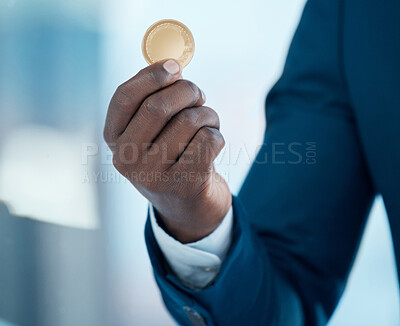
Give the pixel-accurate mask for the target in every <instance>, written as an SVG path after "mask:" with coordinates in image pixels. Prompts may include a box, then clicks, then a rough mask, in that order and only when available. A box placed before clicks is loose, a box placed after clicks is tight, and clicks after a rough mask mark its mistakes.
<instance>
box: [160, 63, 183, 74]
mask: <svg viewBox="0 0 400 326" xmlns="http://www.w3.org/2000/svg"><path fill="white" fill-rule="evenodd" d="M163 67H164V69H165V70H166V71H167V72H168V73H170V74H171V75H175V74H177V73H178V72H179V70H180V67H179V64H178V63H177V62H176V61H174V60H168V61H166V62H165V63H164V64H163Z"/></svg>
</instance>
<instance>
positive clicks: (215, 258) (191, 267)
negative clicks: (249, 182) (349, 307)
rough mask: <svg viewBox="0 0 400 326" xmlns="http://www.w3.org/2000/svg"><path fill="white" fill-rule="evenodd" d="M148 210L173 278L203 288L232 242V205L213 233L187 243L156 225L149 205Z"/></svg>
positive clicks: (216, 270) (188, 285)
mask: <svg viewBox="0 0 400 326" xmlns="http://www.w3.org/2000/svg"><path fill="white" fill-rule="evenodd" d="M149 212H150V221H151V227H152V229H153V233H154V236H155V239H156V241H157V243H158V245H159V247H160V249H161V252H162V253H163V255H164V257H165V259H166V261H167V262H168V264H169V266H170V268H171V269H172V271H173V272H174V273H175V275H176V277H177V278H178V279H179V280H180V281H181V282H182V283H183V284H184V285H185V286H187V287H189V288H192V289H203V288H205V287H207V286H208V285H209V284H210V283H212V282H213V281H214V280H215V278H216V277H217V275H218V272H219V270H220V268H221V264H222V261H223V260H224V258H225V256H226V254H227V252H228V250H229V248H230V245H231V242H232V232H233V211H232V207H231V208H230V209H229V211H228V213H227V214H226V216H225V217H224V219H223V220H222V222H221V224H220V225H219V226H218V227H217V228H216V229H215V230H214V231H213V232H212V233H210V234H209V235H208V236H206V237H205V238H203V239H200V240H199V241H196V242H192V243H187V244H182V243H181V242H179V241H177V240H176V239H174V238H173V237H171V236H170V235H169V234H167V233H166V232H165V231H164V230H163V229H162V228H161V227H160V226H159V225H158V223H157V219H156V217H155V213H154V208H153V206H152V205H151V204H150V209H149Z"/></svg>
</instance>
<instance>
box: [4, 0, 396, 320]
mask: <svg viewBox="0 0 400 326" xmlns="http://www.w3.org/2000/svg"><path fill="white" fill-rule="evenodd" d="M304 3H305V1H304V0H280V1H273V0H263V1H261V0H252V1H239V0H230V1H227V0H221V1H210V0H203V1H201V2H200V1H196V2H188V1H178V0H169V1H162V0H133V1H132V0H113V1H112V0H102V1H101V2H99V1H95V0H79V1H77V0H73V1H60V0H58V1H50V0H30V1H28V0H0V41H1V42H0V201H1V202H3V205H4V206H5V207H6V208H7V210H8V211H9V212H10V213H11V214H12V215H13V216H15V217H13V218H14V219H19V220H23V221H27V220H29V221H32V222H31V223H34V224H32V225H36V226H35V227H34V228H35V231H29V232H31V233H29V234H38V231H37V230H36V229H37V228H39V229H40V232H39V233H40V239H48V242H43V243H44V244H45V245H43V244H42V246H43V248H45V250H42V251H41V253H42V256H43V257H42V256H41V258H40V261H35V256H34V254H33V257H30V259H31V260H33V262H32V266H35V267H34V268H35V271H36V272H35V279H36V280H39V281H40V282H42V283H47V281H48V277H49V276H48V275H53V276H54V275H57V277H54V279H53V282H52V285H51V286H50V288H51V289H52V291H53V292H52V291H48V292H46V293H47V295H48V297H49V298H50V299H51V297H52V294H53V295H55V296H58V297H59V299H57V300H58V301H59V304H58V305H57V306H54V307H53V306H52V305H43V306H41V307H40V312H41V313H40V314H39V315H40V316H39V317H37V318H38V319H37V320H40V325H52V326H53V325H74V326H75V325H84V326H87V325H92V324H93V325H100V324H104V325H121V326H124V325H143V326H152V325H154V326H156V325H157V326H162V325H165V326H167V325H174V322H173V320H172V319H171V318H170V317H169V315H168V313H167V312H166V310H165V308H164V306H163V304H162V301H161V298H160V295H159V292H158V289H157V287H156V285H155V282H154V279H153V275H152V270H151V266H150V261H149V259H148V256H147V251H146V247H145V243H144V235H143V229H144V224H145V220H146V213H147V202H146V201H145V200H144V198H142V197H141V196H140V195H139V193H138V192H137V191H135V189H134V188H133V187H132V186H131V185H130V183H128V182H127V181H126V180H125V179H123V178H122V177H120V176H119V174H118V173H117V172H116V171H115V170H114V168H113V166H112V164H111V155H110V154H111V153H110V152H109V151H108V150H107V147H106V145H105V144H104V142H103V140H102V128H103V123H104V119H105V114H106V109H107V106H108V102H109V100H110V98H111V96H112V94H113V92H114V91H115V89H116V87H117V86H118V85H119V84H121V83H122V82H123V81H125V80H127V79H128V78H130V77H131V76H132V75H134V74H135V73H136V72H137V71H138V70H139V69H141V68H143V67H144V66H145V65H146V62H145V60H144V59H143V57H142V54H141V40H142V37H143V34H144V33H145V31H146V29H147V27H148V26H150V25H151V24H152V23H153V22H155V21H157V20H159V19H164V18H173V19H177V20H180V21H182V22H183V23H184V24H186V25H187V26H188V27H189V28H190V29H191V31H192V33H193V35H194V38H195V42H196V52H195V56H194V58H193V60H192V62H191V63H190V64H189V66H188V67H186V68H185V70H184V72H183V76H184V78H186V79H190V80H192V81H194V82H195V83H196V84H198V85H199V86H200V88H201V89H203V90H204V91H205V93H206V95H207V105H208V106H211V107H212V108H214V109H215V110H216V111H217V112H218V113H219V115H220V120H221V125H222V127H221V130H222V133H223V134H224V137H225V139H226V143H227V145H226V148H225V152H224V155H222V156H221V158H220V159H217V161H216V168H217V170H219V172H220V173H221V174H222V175H223V176H224V177H225V178H226V180H227V181H228V184H229V185H230V187H231V189H232V191H233V193H234V194H236V193H237V192H238V190H239V188H240V185H241V183H242V182H243V179H244V177H245V175H246V173H247V171H248V169H249V168H250V165H251V161H252V159H253V158H254V157H255V155H256V152H257V146H258V145H259V144H260V143H261V141H262V138H263V133H264V128H265V120H264V100H265V96H266V94H267V92H268V90H269V89H270V88H271V87H272V85H273V84H274V82H275V81H276V80H277V78H278V77H279V75H280V73H281V70H282V67H283V64H284V60H285V57H286V53H287V49H288V46H289V44H290V40H291V37H292V35H293V33H294V30H295V28H296V26H297V23H298V20H299V18H300V15H301V12H302V9H303V6H304ZM232 94H241V96H240V97H238V96H232ZM39 221H40V222H39ZM10 223H13V222H10ZM42 225H45V227H43V228H42ZM0 227H1V228H4V223H3V225H1V226H0ZM21 227H22V226H18V228H21ZM18 228H16V231H15V234H14V235H13V237H15V239H17V238H18V237H20V238H21V243H27V242H26V236H25V235H26V234H25V233H24V234H20V233H19V231H18ZM64 230H68V231H64ZM65 232H67V233H65ZM55 234H57V235H61V236H55ZM65 234H67V235H65ZM88 234H90V237H91V236H93V235H95V236H94V237H97V236H101V237H102V238H104V239H106V241H105V243H104V244H101V245H100V247H96V246H93V245H92V244H87V243H86V242H85V241H86V240H84V239H87V238H88V236H87V235H88ZM24 237H25V238H24ZM55 238H56V239H55ZM60 238H61V240H60ZM35 239H37V238H35ZM62 239H64V240H62ZM15 241H17V240H15ZM40 241H42V240H40ZM338 241H340V239H338ZM71 242H73V243H74V245H71V244H70V243H71ZM40 243H41V242H40ZM37 246H38V240H34V241H33V242H32V246H31V247H33V248H35V247H37ZM53 246H59V247H60V246H61V247H62V248H64V247H65V252H66V253H67V254H65V255H62V256H61V257H57V258H54V257H53V256H51V255H54V252H50V251H51V247H53ZM49 248H50V249H49ZM82 248H85V250H86V249H87V250H86V251H85V252H87V257H88V259H87V261H86V262H78V259H75V258H74V257H75V256H74V253H75V252H76V255H78V253H80V252H81V251H82ZM88 248H89V249H88ZM46 250H47V251H48V253H47V251H46ZM19 253H20V254H21V255H18V256H17V255H14V256H13V255H10V256H9V257H8V258H7V259H9V260H10V259H15V260H18V261H25V260H26V259H27V257H26V255H27V252H26V251H21V252H19ZM33 253H35V251H33ZM5 255H6V254H4V257H5ZM24 255H25V256H24ZM0 257H1V255H0ZM49 257H50V258H49ZM93 257H96V258H95V259H94V258H93ZM1 258H2V259H3V257H1ZM80 259H81V258H80ZM1 264H2V261H0V268H2V267H1ZM103 264H104V266H108V267H107V268H105V267H104V266H103ZM71 266H75V267H76V268H78V269H79V268H82V270H84V271H85V273H86V274H85V273H83V276H82V275H79V276H76V278H75V277H74V276H71V275H73V274H71V272H67V271H66V270H68V269H69V268H71ZM22 269H24V268H22ZM24 270H26V268H25V269H24ZM37 270H39V271H40V272H37ZM48 270H51V271H53V272H54V273H52V274H46V271H48ZM27 273H29V274H31V271H30V270H29V269H28V271H27ZM11 275H13V277H14V278H15V283H16V284H17V283H19V282H21V280H20V279H19V278H22V277H24V276H23V275H25V274H23V273H22V272H21V273H14V274H11ZM46 275H47V276H46ZM84 275H86V278H85V276H84ZM53 276H52V277H53ZM2 277H5V274H4V273H2V272H0V283H1V278H2ZM92 279H97V281H96V282H92ZM81 283H82V284H83V283H88V284H90V286H89V287H88V288H87V292H85V296H84V297H82V301H79V300H78V301H76V300H73V298H74V295H75V292H74V293H72V292H71V296H70V297H68V296H65V295H64V293H66V292H68V291H71V290H69V289H70V288H79V287H81V285H82V284H81ZM99 284H101V285H99ZM100 287H101V290H99V288H100ZM398 288H399V287H398V284H397V277H396V271H395V264H394V255H393V248H392V244H391V235H390V230H389V226H388V222H387V217H386V213H385V209H384V205H383V201H382V200H381V198H377V199H376V202H375V205H374V207H373V210H372V213H371V216H370V218H369V221H368V224H367V228H366V231H365V236H364V238H363V241H362V244H361V247H360V250H359V253H358V256H357V259H356V261H355V265H354V268H353V270H352V272H351V275H350V279H349V282H348V286H347V289H346V292H345V294H344V296H343V298H342V300H341V301H340V304H339V307H338V308H337V311H336V312H335V314H334V316H333V318H332V320H331V321H330V323H329V325H330V326H347V325H352V326H358V325H360V326H361V325H362V326H369V325H371V326H372V325H374V326H376V325H380V326H392V325H393V326H394V325H399V324H400V313H399V307H400V303H399V294H398ZM20 291H21V295H20V297H19V300H21V298H22V300H23V298H25V296H28V294H27V293H25V292H24V289H23V288H22V289H20ZM10 293H12V292H10ZM61 294H62V295H61ZM0 295H1V294H0ZM58 301H57V302H58ZM4 302H5V301H4V300H3V301H0V325H1V326H3V325H18V320H20V319H18V318H14V319H12V318H11V319H10V318H7V315H2V314H1V312H2V307H1V304H2V303H4ZM13 302H14V310H15V311H14V313H15V314H16V315H18V306H19V305H22V303H21V302H20V301H18V300H16V299H15V298H14V301H13ZM87 302H91V303H92V304H90V305H89V308H88V305H87ZM60 307H61V308H60ZM71 307H72V308H71ZM52 309H57V312H54V311H52ZM63 309H64V310H65V312H63V311H64V310H63ZM71 315H73V316H74V317H71ZM100 316H101V319H100ZM35 318H36V317H35ZM21 323H24V322H21ZM21 325H22V324H21Z"/></svg>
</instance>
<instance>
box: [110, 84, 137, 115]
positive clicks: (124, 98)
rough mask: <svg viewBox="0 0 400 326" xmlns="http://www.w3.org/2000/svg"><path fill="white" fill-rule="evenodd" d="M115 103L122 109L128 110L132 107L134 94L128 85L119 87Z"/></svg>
mask: <svg viewBox="0 0 400 326" xmlns="http://www.w3.org/2000/svg"><path fill="white" fill-rule="evenodd" d="M114 99H115V102H116V103H117V104H118V106H119V107H121V108H122V109H128V108H130V107H131V105H132V102H133V100H132V94H131V91H130V90H129V88H128V86H127V85H126V84H121V85H119V86H118V87H117V89H116V91H115V93H114Z"/></svg>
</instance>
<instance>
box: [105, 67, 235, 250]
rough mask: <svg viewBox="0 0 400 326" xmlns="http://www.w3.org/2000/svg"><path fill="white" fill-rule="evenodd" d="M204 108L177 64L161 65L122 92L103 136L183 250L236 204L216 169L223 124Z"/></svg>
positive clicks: (136, 78) (199, 93)
mask: <svg viewBox="0 0 400 326" xmlns="http://www.w3.org/2000/svg"><path fill="white" fill-rule="evenodd" d="M204 102H205V96H204V93H203V92H202V91H201V90H200V89H199V88H198V87H197V86H196V85H194V84H193V83H191V82H189V81H187V80H183V79H182V77H181V68H180V66H179V64H178V63H176V62H175V61H173V60H168V61H162V62H158V63H156V64H154V65H151V66H149V67H147V68H145V69H143V70H141V71H140V72H139V73H138V74H137V75H136V76H134V77H133V78H131V79H130V80H128V81H127V82H125V83H124V84H122V85H121V86H119V87H118V88H117V90H116V92H115V94H114V96H113V97H112V99H111V102H110V106H109V109H108V114H107V119H106V125H105V128H104V139H105V140H106V142H107V144H108V145H109V146H110V148H111V150H112V152H113V154H114V158H113V162H114V166H115V167H116V169H117V170H118V171H119V172H120V173H121V174H123V175H124V176H125V177H126V178H128V179H129V180H130V181H131V183H132V184H133V185H134V186H135V187H136V188H137V189H138V190H139V191H140V192H141V193H142V194H143V195H144V196H145V197H146V198H147V199H148V200H149V201H150V202H151V203H152V204H153V206H154V207H155V208H156V210H157V211H158V213H159V215H160V217H161V219H162V222H163V224H164V227H165V228H166V230H167V231H168V232H169V233H170V234H171V235H172V236H174V237H175V238H176V239H178V240H179V241H181V242H183V243H187V242H193V241H196V240H199V239H201V238H203V237H205V236H206V235H208V234H209V233H211V232H212V231H213V230H214V229H215V228H216V227H217V226H218V225H219V223H220V222H221V221H222V219H223V217H224V216H225V215H226V213H227V212H228V210H229V208H230V206H231V203H232V197H231V194H230V191H229V188H228V186H227V184H226V182H225V181H224V180H223V179H222V177H221V176H219V175H218V174H217V173H216V172H215V170H214V165H213V161H214V159H215V158H216V156H217V155H218V153H219V152H220V151H221V149H222V148H223V147H224V145H225V142H224V139H223V137H222V135H221V133H220V132H219V118H218V115H217V113H216V112H215V111H214V110H212V109H211V108H209V107H206V106H202V105H203V104H204Z"/></svg>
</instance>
